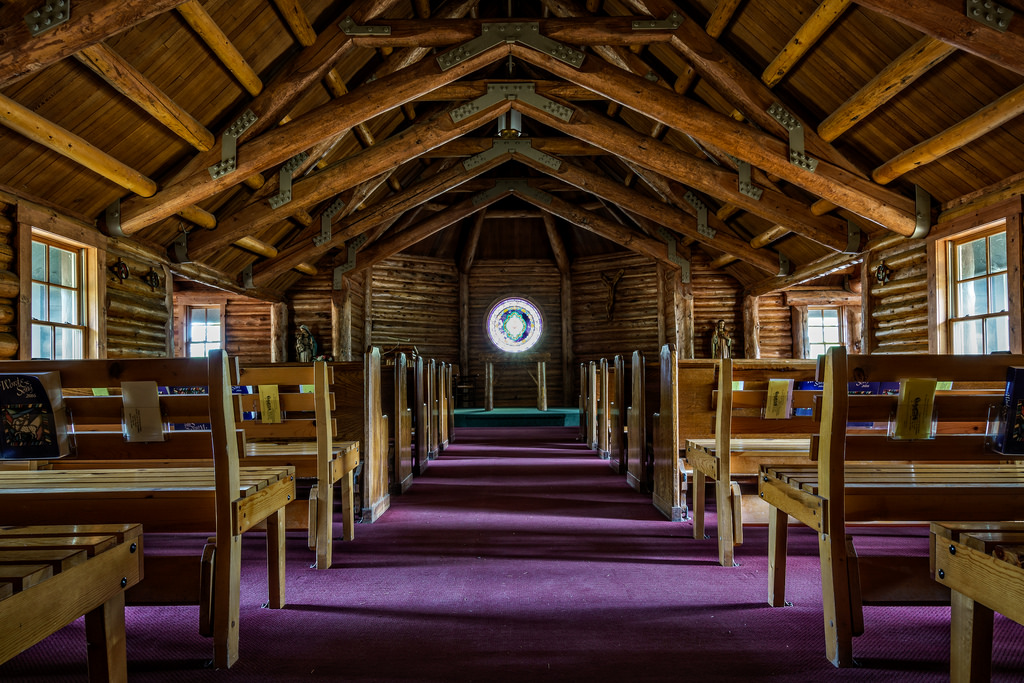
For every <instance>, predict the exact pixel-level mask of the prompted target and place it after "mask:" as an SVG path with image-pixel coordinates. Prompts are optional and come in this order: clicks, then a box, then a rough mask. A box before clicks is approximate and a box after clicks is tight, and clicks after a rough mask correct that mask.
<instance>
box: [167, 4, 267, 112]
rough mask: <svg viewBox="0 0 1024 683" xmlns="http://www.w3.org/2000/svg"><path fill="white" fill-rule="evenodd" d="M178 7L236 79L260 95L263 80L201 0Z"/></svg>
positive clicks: (253, 94)
mask: <svg viewBox="0 0 1024 683" xmlns="http://www.w3.org/2000/svg"><path fill="white" fill-rule="evenodd" d="M177 9H178V12H179V13H180V14H181V16H182V18H184V19H185V21H186V22H187V23H188V25H189V26H191V27H192V30H193V31H195V32H196V34H197V35H198V36H199V37H200V38H202V39H203V42H204V43H206V44H207V46H209V48H210V49H211V50H213V53H214V54H215V55H217V58H218V59H220V62H221V64H223V65H224V67H225V68H226V69H227V70H228V71H230V72H231V74H232V75H233V76H234V77H235V80H237V81H238V82H239V83H240V84H241V85H242V87H243V88H245V89H246V90H247V91H248V92H249V94H250V95H252V96H254V97H255V96H256V95H259V94H260V91H261V90H263V81H261V80H260V77H259V76H258V75H257V74H256V71H254V70H253V68H252V67H251V66H249V62H247V61H245V57H243V56H242V53H240V52H239V51H238V48H236V47H235V46H234V44H233V43H232V42H231V39H230V38H228V37H227V36H226V35H225V34H224V31H222V30H221V29H220V26H217V22H215V21H214V20H213V17H211V16H210V15H209V14H207V12H206V10H205V9H203V6H202V5H200V4H199V0H188V1H187V2H184V3H182V4H180V5H178V7H177Z"/></svg>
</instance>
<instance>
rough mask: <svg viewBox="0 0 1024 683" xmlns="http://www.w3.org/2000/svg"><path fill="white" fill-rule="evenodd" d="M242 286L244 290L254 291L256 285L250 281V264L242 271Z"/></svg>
mask: <svg viewBox="0 0 1024 683" xmlns="http://www.w3.org/2000/svg"><path fill="white" fill-rule="evenodd" d="M242 286H243V287H245V288H246V289H256V283H255V282H253V281H252V264H251V263H250V264H249V265H247V266H246V267H245V268H243V269H242Z"/></svg>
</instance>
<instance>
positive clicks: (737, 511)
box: [729, 481, 743, 545]
mask: <svg viewBox="0 0 1024 683" xmlns="http://www.w3.org/2000/svg"><path fill="white" fill-rule="evenodd" d="M729 491H730V492H731V493H732V544H733V545H743V494H742V492H741V491H740V485H739V482H735V481H734V482H732V483H730V484H729Z"/></svg>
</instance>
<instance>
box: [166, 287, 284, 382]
mask: <svg viewBox="0 0 1024 683" xmlns="http://www.w3.org/2000/svg"><path fill="white" fill-rule="evenodd" d="M272 305H273V304H270V303H268V302H266V301H260V300H259V299H252V298H249V297H246V296H242V295H240V294H231V293H229V292H216V293H207V292H191V291H185V292H175V294H174V341H175V355H177V356H184V355H185V354H186V353H187V349H186V348H185V333H184V332H185V322H186V320H187V313H188V311H187V308H188V307H189V306H220V307H221V311H222V313H223V315H224V319H223V330H224V350H225V351H227V352H228V355H229V356H231V357H232V358H234V357H237V358H238V360H239V362H241V363H242V364H243V365H249V364H253V363H269V362H271V357H270V354H271V347H272V345H273V338H272V334H271V324H270V309H271V307H272Z"/></svg>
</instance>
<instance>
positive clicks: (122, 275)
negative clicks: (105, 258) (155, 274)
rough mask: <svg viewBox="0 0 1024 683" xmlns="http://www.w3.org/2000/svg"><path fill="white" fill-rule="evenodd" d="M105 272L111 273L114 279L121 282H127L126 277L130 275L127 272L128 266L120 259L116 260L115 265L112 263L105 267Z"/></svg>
mask: <svg viewBox="0 0 1024 683" xmlns="http://www.w3.org/2000/svg"><path fill="white" fill-rule="evenodd" d="M107 270H109V271H110V272H111V273H113V275H114V277H116V278H117V279H118V280H120V281H121V282H124V281H125V280H127V279H128V275H129V274H130V273H129V272H128V264H127V263H125V262H124V259H123V258H121V257H118V258H117V263H112V264H110V265H109V266H107Z"/></svg>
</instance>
